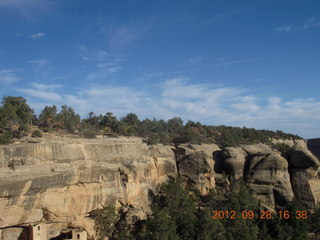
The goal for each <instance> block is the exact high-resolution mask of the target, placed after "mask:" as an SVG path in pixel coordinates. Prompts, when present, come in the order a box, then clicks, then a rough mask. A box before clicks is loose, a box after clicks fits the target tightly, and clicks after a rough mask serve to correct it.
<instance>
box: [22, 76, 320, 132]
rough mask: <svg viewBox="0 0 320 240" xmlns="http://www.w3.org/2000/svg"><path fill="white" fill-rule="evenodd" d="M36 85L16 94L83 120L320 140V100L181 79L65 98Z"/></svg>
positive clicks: (108, 88)
mask: <svg viewBox="0 0 320 240" xmlns="http://www.w3.org/2000/svg"><path fill="white" fill-rule="evenodd" d="M32 87H33V88H30V89H17V90H18V91H20V92H22V93H25V94H27V95H28V96H32V97H33V100H32V101H33V102H35V104H36V106H39V105H40V104H39V103H38V104H37V102H39V101H41V102H42V101H43V100H45V101H46V103H47V104H50V105H52V104H56V105H62V104H68V105H70V106H72V107H74V109H75V110H76V111H78V112H79V113H80V114H81V115H82V116H85V115H86V114H87V113H88V112H90V111H94V112H96V113H98V114H100V113H101V114H104V113H106V112H113V113H115V114H116V116H118V117H121V116H124V115H125V114H127V113H129V112H135V113H137V114H138V116H140V118H145V117H149V118H153V117H156V118H164V119H168V118H172V117H175V116H180V117H182V118H183V119H184V120H193V121H200V122H202V123H205V124H211V125H232V126H246V127H255V128H259V129H273V130H276V129H280V130H283V131H287V132H291V133H297V134H301V135H302V136H303V137H319V136H320V129H319V121H320V101H319V100H317V99H314V98H306V99H291V100H289V101H288V100H287V101H284V100H282V99H281V98H280V97H278V96H270V97H261V96H259V95H258V94H257V95H253V94H250V91H252V90H248V89H238V88H231V87H212V86H210V85H207V84H190V83H189V82H188V81H187V80H186V79H183V78H176V79H169V80H166V81H164V82H163V84H162V86H154V89H150V88H149V90H135V89H134V88H129V87H122V86H106V85H100V86H92V87H90V88H83V89H80V91H79V92H77V93H73V94H67V95H64V94H59V93H57V91H56V90H57V88H58V87H61V86H60V85H58V86H56V85H43V84H36V83H33V84H32ZM34 99H39V100H37V101H34ZM32 101H31V102H32ZM38 110H39V109H38Z"/></svg>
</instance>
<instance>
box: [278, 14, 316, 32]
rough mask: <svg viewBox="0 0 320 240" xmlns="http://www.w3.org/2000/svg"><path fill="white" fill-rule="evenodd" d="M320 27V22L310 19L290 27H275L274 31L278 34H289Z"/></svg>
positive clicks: (313, 18) (314, 18)
mask: <svg viewBox="0 0 320 240" xmlns="http://www.w3.org/2000/svg"><path fill="white" fill-rule="evenodd" d="M319 27H320V20H318V19H317V17H311V18H309V19H307V20H305V21H304V23H302V24H297V25H295V26H294V25H292V24H287V25H282V26H279V27H276V28H275V30H276V31H279V32H291V31H306V30H309V29H310V28H319Z"/></svg>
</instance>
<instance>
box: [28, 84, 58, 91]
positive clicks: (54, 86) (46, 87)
mask: <svg viewBox="0 0 320 240" xmlns="http://www.w3.org/2000/svg"><path fill="white" fill-rule="evenodd" d="M31 85H32V86H33V87H34V88H36V89H38V90H55V89H57V88H61V87H63V85H61V84H43V83H31Z"/></svg>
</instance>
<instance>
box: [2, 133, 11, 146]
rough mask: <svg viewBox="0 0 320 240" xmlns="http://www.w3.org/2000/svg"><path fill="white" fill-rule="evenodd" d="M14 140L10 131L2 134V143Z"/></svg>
mask: <svg viewBox="0 0 320 240" xmlns="http://www.w3.org/2000/svg"><path fill="white" fill-rule="evenodd" d="M11 142H12V136H11V133H10V132H4V133H2V134H0V144H9V143H11Z"/></svg>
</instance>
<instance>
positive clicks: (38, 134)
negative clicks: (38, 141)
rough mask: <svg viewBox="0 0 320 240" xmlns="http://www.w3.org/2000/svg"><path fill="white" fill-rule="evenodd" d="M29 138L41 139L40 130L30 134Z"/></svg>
mask: <svg viewBox="0 0 320 240" xmlns="http://www.w3.org/2000/svg"><path fill="white" fill-rule="evenodd" d="M31 137H34V138H41V137H42V133H41V131H40V130H34V131H33V132H32V134H31Z"/></svg>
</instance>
